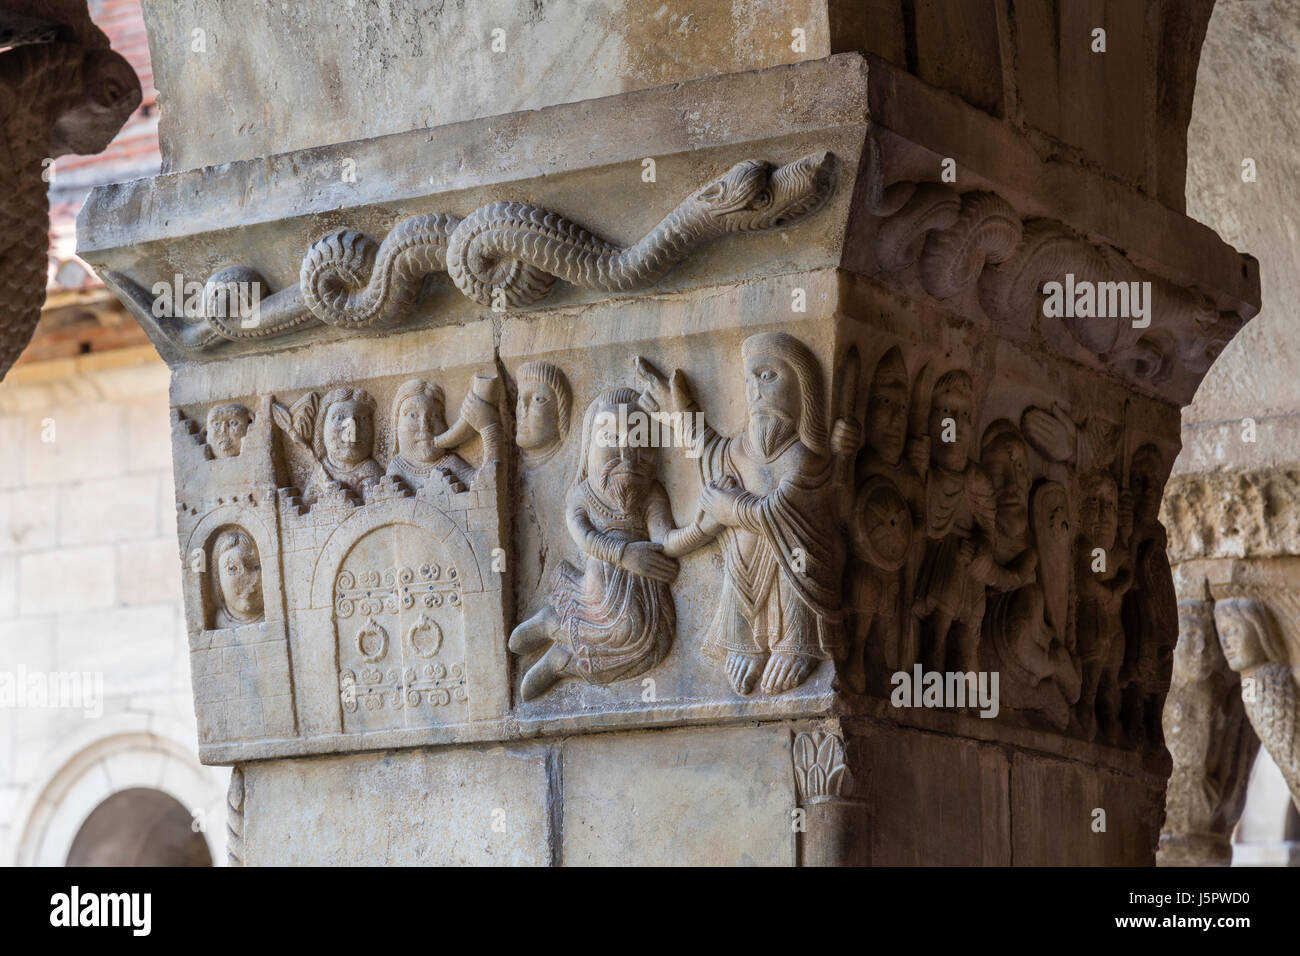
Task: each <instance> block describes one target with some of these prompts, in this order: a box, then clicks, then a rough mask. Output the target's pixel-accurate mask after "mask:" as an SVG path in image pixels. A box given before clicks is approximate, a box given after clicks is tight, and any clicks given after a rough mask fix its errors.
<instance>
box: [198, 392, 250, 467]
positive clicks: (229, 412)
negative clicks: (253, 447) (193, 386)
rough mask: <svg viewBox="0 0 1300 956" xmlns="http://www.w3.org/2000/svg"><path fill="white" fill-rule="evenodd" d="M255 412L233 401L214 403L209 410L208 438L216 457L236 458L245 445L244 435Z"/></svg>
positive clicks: (209, 445)
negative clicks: (221, 403) (223, 403)
mask: <svg viewBox="0 0 1300 956" xmlns="http://www.w3.org/2000/svg"><path fill="white" fill-rule="evenodd" d="M252 421H253V414H252V412H250V411H249V410H248V409H247V408H245V407H244V406H243V405H240V404H238V403H237V402H231V403H228V404H225V405H213V406H212V408H210V409H209V410H208V423H207V440H208V447H209V448H211V449H212V456H213V457H214V458H234V457H235V456H236V455H238V454H239V451H240V449H241V448H242V447H243V443H244V436H245V435H247V434H248V426H249V424H250V423H251V422H252Z"/></svg>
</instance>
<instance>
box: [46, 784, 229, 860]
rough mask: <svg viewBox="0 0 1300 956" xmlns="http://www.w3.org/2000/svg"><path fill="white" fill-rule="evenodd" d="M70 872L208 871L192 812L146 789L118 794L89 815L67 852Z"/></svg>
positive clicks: (209, 856)
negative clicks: (91, 869)
mask: <svg viewBox="0 0 1300 956" xmlns="http://www.w3.org/2000/svg"><path fill="white" fill-rule="evenodd" d="M67 865H68V866H184V867H190V866H211V865H212V853H211V851H209V849H208V845H207V842H206V841H205V840H204V839H203V837H202V836H201V835H200V834H199V833H198V832H196V831H195V829H194V827H193V818H192V816H191V815H190V811H188V810H186V809H185V807H184V806H183V805H182V804H181V803H180V802H179V801H178V800H177V799H176V798H175V797H173V796H171V795H170V794H167V793H164V792H163V791H162V790H155V789H153V788H150V787H131V788H129V789H126V790H119V791H117V792H116V793H114V794H112V795H111V796H109V797H108V798H107V799H105V800H104V801H103V802H102V803H100V805H99V806H97V807H95V809H94V810H92V811H91V813H90V816H88V817H86V820H85V822H84V823H82V825H81V829H80V830H78V831H77V835H76V837H74V838H73V841H72V846H71V847H70V848H69V849H68V858H67Z"/></svg>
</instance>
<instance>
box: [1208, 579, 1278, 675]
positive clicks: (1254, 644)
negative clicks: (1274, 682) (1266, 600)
mask: <svg viewBox="0 0 1300 956" xmlns="http://www.w3.org/2000/svg"><path fill="white" fill-rule="evenodd" d="M1214 625H1215V627H1216V629H1217V630H1218V632H1219V645H1220V646H1221V647H1222V648H1223V656H1224V658H1225V659H1226V660H1227V662H1228V666H1229V667H1231V668H1232V669H1233V670H1234V671H1237V672H1238V673H1241V672H1242V671H1246V670H1250V669H1251V668H1252V667H1258V666H1259V665H1261V664H1267V663H1268V662H1269V661H1282V660H1285V657H1283V656H1281V654H1280V651H1281V648H1280V647H1279V646H1278V644H1277V641H1276V639H1275V637H1274V632H1273V618H1272V614H1271V613H1270V611H1269V610H1268V608H1267V607H1266V606H1265V605H1264V604H1262V603H1260V602H1259V601H1256V600H1254V599H1253V598H1246V597H1235V598H1227V599H1225V600H1222V601H1219V602H1217V603H1216V604H1215V605H1214Z"/></svg>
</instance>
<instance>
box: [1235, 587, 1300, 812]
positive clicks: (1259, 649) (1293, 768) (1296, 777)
mask: <svg viewBox="0 0 1300 956" xmlns="http://www.w3.org/2000/svg"><path fill="white" fill-rule="evenodd" d="M1214 623H1215V624H1216V625H1217V627H1218V629H1219V643H1220V644H1221V645H1222V646H1223V656H1224V657H1225V658H1227V660H1228V666H1229V667H1231V668H1232V669H1233V670H1234V671H1236V672H1237V673H1238V674H1240V675H1241V700H1242V702H1243V703H1244V704H1245V705H1246V716H1248V717H1249V718H1250V722H1251V725H1252V726H1254V728H1255V733H1257V734H1259V739H1260V742H1261V743H1263V745H1264V747H1265V748H1266V749H1267V750H1268V752H1269V756H1271V757H1272V758H1273V761H1274V763H1276V764H1277V766H1278V769H1279V770H1281V771H1282V777H1283V779H1285V780H1286V785H1287V788H1288V789H1289V790H1290V791H1291V799H1292V800H1293V801H1294V802H1295V805H1296V807H1297V808H1300V683H1297V680H1296V672H1295V668H1293V667H1292V666H1291V664H1290V661H1289V660H1288V659H1287V654H1286V648H1285V646H1284V645H1283V644H1282V641H1281V639H1280V638H1279V636H1278V633H1277V628H1276V625H1275V624H1274V622H1273V618H1272V615H1271V614H1270V613H1269V610H1268V608H1267V607H1265V606H1264V605H1263V604H1261V603H1260V602H1259V601H1255V600H1252V599H1250V598H1229V599H1227V600H1225V601H1219V602H1218V603H1216V604H1215V605H1214Z"/></svg>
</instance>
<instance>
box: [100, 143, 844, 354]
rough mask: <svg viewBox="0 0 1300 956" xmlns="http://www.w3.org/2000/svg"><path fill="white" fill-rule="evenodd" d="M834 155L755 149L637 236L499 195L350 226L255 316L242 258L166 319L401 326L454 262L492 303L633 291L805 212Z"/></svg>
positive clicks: (816, 199) (269, 332)
mask: <svg viewBox="0 0 1300 956" xmlns="http://www.w3.org/2000/svg"><path fill="white" fill-rule="evenodd" d="M833 171H834V157H833V156H832V155H831V154H830V153H815V154H812V155H809V156H805V157H803V158H802V159H798V160H795V161H793V162H790V163H786V164H784V165H781V166H774V165H772V164H771V163H767V162H764V161H762V160H746V161H745V162H741V163H738V164H736V165H735V166H733V167H732V168H731V169H730V170H728V171H727V172H726V173H724V174H723V175H721V176H719V177H718V178H716V179H714V180H713V181H711V182H709V183H707V184H706V185H704V186H702V187H701V188H699V189H697V190H696V191H695V192H693V193H691V194H690V195H689V196H687V197H686V198H685V199H684V200H682V202H680V203H679V204H678V205H677V206H676V207H675V208H674V209H673V210H672V211H671V212H669V213H668V215H667V216H665V217H664V218H663V219H662V220H661V221H660V222H659V223H658V224H657V225H656V226H655V227H654V228H653V229H651V230H650V231H649V232H648V233H646V235H645V236H643V237H642V238H641V239H640V240H638V241H637V242H635V243H632V244H631V245H629V246H620V245H618V244H616V243H612V242H609V241H607V240H605V239H602V238H600V237H599V236H597V235H595V234H594V233H592V232H589V231H588V230H587V229H585V228H583V227H582V226H580V225H578V224H577V223H574V222H572V221H570V220H569V219H566V218H565V217H564V216H561V215H559V214H558V213H554V212H550V211H548V210H546V209H543V208H541V207H539V206H534V205H530V204H527V203H520V202H495V203H489V204H487V205H485V206H482V207H480V208H479V209H476V210H475V211H474V212H472V213H470V215H468V216H466V217H465V218H464V219H459V218H457V217H455V216H452V215H448V214H445V213H432V214H422V215H418V216H413V217H411V218H409V219H405V220H403V221H401V222H400V223H398V224H397V225H396V226H395V227H394V228H393V229H392V230H391V231H390V232H389V233H388V235H387V236H386V237H385V238H384V240H383V242H381V243H376V242H375V241H374V240H372V239H370V238H369V237H368V236H365V235H364V234H362V233H359V232H356V231H353V230H344V231H342V232H338V233H334V234H332V235H330V236H326V237H325V238H323V239H320V240H318V241H317V242H315V243H313V244H312V246H311V247H310V248H309V249H308V251H307V254H306V256H304V258H303V261H302V268H301V271H300V275H299V281H298V284H297V285H296V286H293V287H290V288H287V289H281V290H280V291H278V292H276V293H275V294H273V295H266V296H264V297H263V298H262V299H261V300H260V302H259V303H258V306H257V319H256V321H255V322H249V321H243V320H241V318H240V317H241V316H243V315H245V314H246V313H247V312H248V311H249V308H250V305H251V303H249V302H247V301H243V300H242V299H239V301H236V299H237V298H238V297H240V296H245V295H246V293H247V290H248V289H249V288H251V287H256V288H257V289H260V290H265V287H266V283H265V282H264V280H263V279H262V277H261V275H260V274H259V273H257V272H256V271H255V270H253V269H250V268H247V267H244V266H236V267H231V268H227V269H222V270H220V271H218V272H216V273H214V274H213V275H212V276H211V277H210V278H209V279H208V281H207V283H206V285H205V288H204V296H203V314H202V316H199V317H196V318H195V319H194V320H187V319H186V318H185V317H184V316H170V317H164V318H163V319H161V320H160V323H159V324H160V327H161V328H163V329H164V331H165V332H168V333H169V334H171V335H172V336H173V337H174V338H175V340H176V341H177V344H179V345H180V346H181V347H183V348H186V349H204V348H208V347H211V346H213V345H216V344H218V343H219V342H221V341H226V340H240V339H254V338H267V337H272V336H277V335H282V334H285V333H288V332H291V331H294V330H296V329H299V328H301V327H303V326H305V325H309V324H319V323H324V324H328V325H333V326H335V327H338V328H344V329H351V330H375V329H387V328H393V327H395V326H397V325H400V324H401V323H403V322H405V321H406V320H407V318H409V316H410V313H411V310H412V308H413V306H414V305H415V302H416V300H417V298H418V296H419V292H420V288H421V284H422V283H423V282H424V279H425V278H426V277H427V276H429V275H432V274H435V273H442V272H445V273H446V274H447V275H448V277H449V278H450V280H451V282H452V284H453V285H455V286H456V288H457V289H459V290H460V291H461V293H462V294H464V295H465V296H467V297H468V298H470V299H472V300H473V301H475V302H479V303H482V304H484V305H494V306H502V307H512V308H513V307H521V306H527V305H531V304H532V303H534V302H537V301H538V300H539V299H541V298H542V297H544V296H545V295H546V294H547V293H548V292H549V291H550V289H551V286H552V285H553V284H554V282H555V280H556V279H557V278H558V279H563V280H564V281H566V282H569V283H571V284H572V285H575V286H578V287H580V288H584V289H593V290H599V291H603V292H628V291H632V290H635V289H642V288H645V287H647V286H649V285H652V284H653V283H655V282H657V281H658V280H659V279H661V278H662V277H663V276H664V275H665V274H667V272H668V271H669V270H670V269H672V268H673V266H675V265H677V264H678V263H679V262H681V261H682V260H683V259H685V258H686V257H687V256H688V255H690V254H691V253H692V252H693V251H694V250H696V249H697V248H699V247H700V246H701V245H703V244H704V243H706V242H709V241H710V240H713V239H716V238H718V237H720V236H723V235H725V234H727V233H733V232H751V231H756V230H762V229H771V228H775V227H778V226H783V225H789V224H793V223H796V222H798V221H799V220H801V219H803V218H805V217H806V216H808V215H810V214H811V213H813V212H815V211H816V210H817V209H818V208H819V207H820V206H822V205H823V203H824V202H825V201H826V199H827V198H828V197H829V196H830V193H831V190H832V185H833ZM105 279H106V280H107V281H109V282H110V283H111V284H112V285H114V286H116V287H117V288H118V289H119V290H120V292H121V293H122V295H123V297H124V299H125V300H126V301H127V302H128V303H129V304H130V305H131V306H132V307H133V308H134V309H135V310H136V311H137V312H140V311H141V310H143V312H144V313H147V314H152V313H153V308H152V302H151V300H150V297H149V296H148V294H147V293H146V292H145V290H144V289H143V288H141V287H140V286H139V285H138V284H137V283H135V282H134V281H133V280H132V279H130V278H129V277H127V276H125V275H122V274H121V273H115V272H110V273H107V274H106V275H105Z"/></svg>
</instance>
